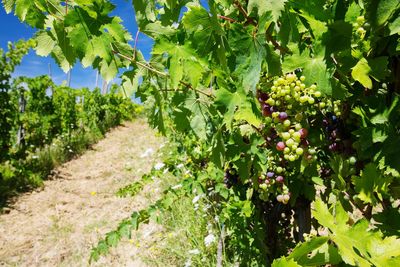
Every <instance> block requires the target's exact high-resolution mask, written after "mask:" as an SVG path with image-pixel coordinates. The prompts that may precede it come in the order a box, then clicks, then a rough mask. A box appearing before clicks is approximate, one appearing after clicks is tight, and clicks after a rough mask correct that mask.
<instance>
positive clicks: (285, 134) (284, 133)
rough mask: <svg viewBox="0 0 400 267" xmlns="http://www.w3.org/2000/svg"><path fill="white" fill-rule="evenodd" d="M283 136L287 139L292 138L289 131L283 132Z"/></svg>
mask: <svg viewBox="0 0 400 267" xmlns="http://www.w3.org/2000/svg"><path fill="white" fill-rule="evenodd" d="M282 138H283V139H285V140H287V139H289V138H290V133H289V132H283V133H282Z"/></svg>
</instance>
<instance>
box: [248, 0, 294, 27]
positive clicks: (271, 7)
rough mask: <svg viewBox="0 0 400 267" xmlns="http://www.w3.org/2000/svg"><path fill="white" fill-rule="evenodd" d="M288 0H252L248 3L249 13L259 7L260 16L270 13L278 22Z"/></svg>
mask: <svg viewBox="0 0 400 267" xmlns="http://www.w3.org/2000/svg"><path fill="white" fill-rule="evenodd" d="M286 2H287V0H250V1H249V4H248V5H247V10H248V13H251V11H252V10H253V9H254V8H257V11H258V16H259V17H262V16H264V15H265V14H268V13H270V14H271V17H272V20H273V21H275V22H277V21H278V19H279V18H280V16H281V14H282V11H284V10H285V3H286Z"/></svg>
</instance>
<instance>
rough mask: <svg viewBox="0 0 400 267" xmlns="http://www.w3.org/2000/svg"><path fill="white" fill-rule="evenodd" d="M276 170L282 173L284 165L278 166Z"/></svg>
mask: <svg viewBox="0 0 400 267" xmlns="http://www.w3.org/2000/svg"><path fill="white" fill-rule="evenodd" d="M275 171H276V173H282V172H283V171H284V169H283V168H282V167H276V169H275Z"/></svg>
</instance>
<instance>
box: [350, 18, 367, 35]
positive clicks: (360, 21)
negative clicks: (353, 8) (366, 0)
mask: <svg viewBox="0 0 400 267" xmlns="http://www.w3.org/2000/svg"><path fill="white" fill-rule="evenodd" d="M353 27H354V28H355V29H356V34H357V36H358V37H359V38H360V39H361V40H362V39H364V37H365V34H366V33H367V30H368V29H369V28H370V25H369V23H368V22H365V18H364V16H358V17H357V20H356V22H355V23H354V24H353Z"/></svg>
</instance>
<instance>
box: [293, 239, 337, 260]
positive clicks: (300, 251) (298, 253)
mask: <svg viewBox="0 0 400 267" xmlns="http://www.w3.org/2000/svg"><path fill="white" fill-rule="evenodd" d="M328 240H329V237H326V236H318V237H315V238H312V239H311V240H309V241H307V242H304V243H300V244H298V245H297V246H296V247H295V248H294V249H293V251H292V252H291V253H290V255H289V256H288V257H287V258H288V259H294V260H296V261H298V260H299V259H300V258H302V257H304V256H307V255H308V253H310V252H312V251H314V250H316V249H317V248H319V247H320V246H322V245H323V244H325V243H326V242H328Z"/></svg>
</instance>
